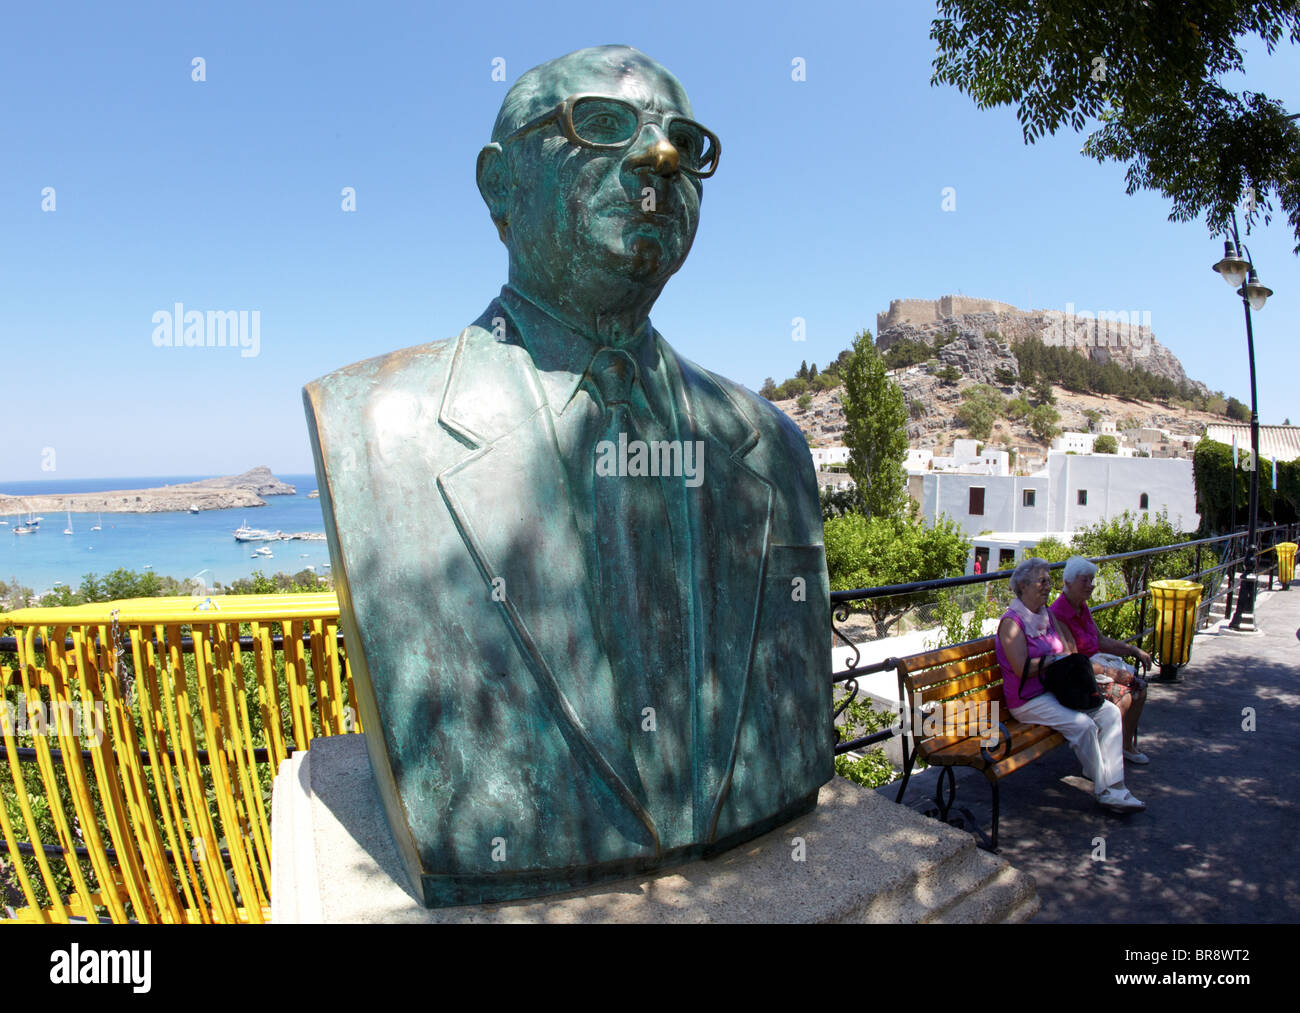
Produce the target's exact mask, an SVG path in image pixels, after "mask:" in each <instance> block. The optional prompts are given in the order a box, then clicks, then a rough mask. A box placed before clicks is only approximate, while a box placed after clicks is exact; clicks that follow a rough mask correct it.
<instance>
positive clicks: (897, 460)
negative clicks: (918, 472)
mask: <svg viewBox="0 0 1300 1013" xmlns="http://www.w3.org/2000/svg"><path fill="white" fill-rule="evenodd" d="M840 372H841V375H842V377H843V379H844V396H843V404H844V420H845V429H844V443H845V446H847V447H848V448H849V475H850V477H852V479H853V481H854V483H855V484H856V485H857V487H858V489H859V490H860V491H861V496H862V502H863V507H864V509H865V510H866V512H867V514H868V515H870V516H878V517H896V516H899V515H901V514H903V513H905V512H906V510H907V505H908V498H907V473H906V472H905V471H904V470H903V461H904V460H906V459H907V408H906V407H905V405H904V403H903V392H902V390H901V389H900V388H899V386H898V384H896V383H892V382H891V381H890V379H889V377H888V376H886V375H885V363H884V360H883V359H882V358H881V357H880V354H879V353H878V352H877V351H876V348H875V345H874V344H872V341H871V333H870V332H869V331H862V332H860V333H859V334H858V335H857V337H855V338H854V339H853V356H852V358H851V359H849V361H848V363H847V364H846V365H844V366H842V367H841V370H840Z"/></svg>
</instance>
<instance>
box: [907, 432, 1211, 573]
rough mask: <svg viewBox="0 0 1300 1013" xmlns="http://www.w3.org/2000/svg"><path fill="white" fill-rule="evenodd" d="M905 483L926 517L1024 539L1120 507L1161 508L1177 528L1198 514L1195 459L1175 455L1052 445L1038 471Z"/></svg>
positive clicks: (1187, 527)
mask: <svg viewBox="0 0 1300 1013" xmlns="http://www.w3.org/2000/svg"><path fill="white" fill-rule="evenodd" d="M908 491H909V492H910V493H911V495H912V497H913V498H914V499H915V500H916V501H917V502H918V503H919V504H920V507H921V515H922V516H923V517H924V518H925V519H926V521H928V522H930V523H933V522H934V520H935V518H936V517H938V516H939V515H940V514H946V515H947V516H948V517H950V518H952V519H953V520H955V521H956V522H957V523H958V525H960V527H961V528H962V530H963V531H964V532H965V533H966V534H967V535H968V536H976V535H979V534H980V532H999V533H1000V534H1001V537H1002V539H1003V540H1007V539H1010V538H1014V537H1015V536H1020V535H1024V536H1027V537H1026V538H1025V539H1024V540H1023V541H1024V542H1025V544H1032V543H1033V542H1035V541H1036V540H1037V539H1039V538H1042V537H1044V536H1046V535H1048V534H1052V533H1054V532H1055V533H1059V534H1058V537H1064V538H1066V539H1068V538H1069V537H1070V535H1071V534H1072V533H1073V532H1074V531H1077V530H1078V529H1079V528H1082V527H1086V526H1088V525H1090V524H1095V523H1096V522H1097V521H1101V520H1106V519H1109V518H1111V517H1115V516H1118V515H1119V514H1121V513H1123V512H1124V511H1125V510H1129V511H1132V512H1133V513H1135V514H1137V515H1138V516H1141V515H1142V514H1144V513H1150V514H1156V513H1159V512H1160V511H1162V510H1163V511H1166V512H1167V513H1168V515H1169V520H1170V522H1171V523H1172V524H1173V525H1174V527H1175V528H1178V529H1179V530H1182V531H1191V530H1193V529H1195V528H1196V527H1198V526H1199V525H1200V520H1201V519H1200V515H1199V514H1198V513H1197V512H1196V489H1195V486H1194V484H1193V480H1192V462H1191V461H1188V460H1179V459H1173V458H1168V459H1154V458H1138V457H1116V456H1115V455H1113V454H1088V455H1078V454H1065V453H1058V452H1053V453H1050V454H1048V457H1047V467H1046V468H1045V469H1044V470H1043V471H1040V472H1039V473H1037V474H1035V475H1028V476H1020V475H959V474H943V473H939V472H930V473H927V474H924V475H913V476H911V478H910V480H909V483H908ZM994 565H995V567H996V564H994Z"/></svg>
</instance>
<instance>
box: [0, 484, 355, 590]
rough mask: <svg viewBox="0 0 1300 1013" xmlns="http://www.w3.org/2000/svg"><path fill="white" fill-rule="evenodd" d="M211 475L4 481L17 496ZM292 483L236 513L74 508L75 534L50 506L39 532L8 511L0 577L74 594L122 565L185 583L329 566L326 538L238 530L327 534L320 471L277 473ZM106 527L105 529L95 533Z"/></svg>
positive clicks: (0, 529) (1, 487) (321, 570)
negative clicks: (257, 552) (315, 494)
mask: <svg viewBox="0 0 1300 1013" xmlns="http://www.w3.org/2000/svg"><path fill="white" fill-rule="evenodd" d="M211 477H212V476H210V475H165V476H149V477H143V478H142V477H128V478H98V479H56V480H47V481H40V482H0V493H7V494H9V495H12V496H48V495H58V494H61V493H73V492H107V491H110V490H113V489H153V488H158V487H160V486H163V485H177V484H179V483H182V482H194V481H197V480H199V479H202V478H211ZM276 477H277V478H279V479H280V481H282V482H287V483H288V484H290V485H292V486H293V487H294V488H295V490H296V494H295V495H293V496H263V497H262V498H263V499H264V500H266V506H264V507H251V508H241V509H237V510H203V511H200V512H199V513H197V514H191V513H188V512H186V513H159V514H109V513H106V514H103V515H100V514H97V513H91V514H86V513H76V512H74V513H73V514H72V532H73V533H72V534H71V535H65V534H64V533H63V529H64V528H66V527H67V526H68V518H67V516H66V515H65V514H64V513H62V512H59V513H57V514H56V513H54V512H52V511H47V512H45V513H43V514H42V515H41V516H42V517H43V518H44V519H43V520H42V521H41V524H40V529H39V531H37V532H35V533H34V534H30V535H14V534H12V532H13V529H14V527H15V526H17V524H18V523H19V522H20V521H21V520H23V519H24V518H22V517H16V516H0V520H2V521H7V522H8V524H7V525H0V580H4V581H7V582H9V583H11V584H12V583H13V582H14V581H17V582H18V583H19V584H22V585H23V586H25V587H30V588H33V589H34V590H35V591H36V592H37V593H38V594H43V593H45V592H46V591H50V590H52V589H53V588H55V587H57V586H59V585H60V584H68V585H70V586H71V587H72V589H73V590H74V591H75V590H76V589H77V587H78V585H79V584H80V583H81V580H82V578H83V577H84V576H85V575H86V574H88V573H93V574H95V575H96V576H99V577H102V576H104V575H105V574H107V573H111V572H112V571H113V570H116V569H118V568H123V569H127V570H135V571H136V572H138V573H143V572H146V571H152V572H153V573H156V574H158V575H159V576H164V577H175V578H176V579H177V580H180V581H184V580H186V579H187V578H190V577H196V578H198V579H199V580H202V581H203V582H204V583H206V584H207V585H209V586H211V585H212V584H213V583H215V582H217V581H220V582H221V583H222V584H230V583H231V582H232V581H234V580H236V579H238V578H240V577H248V576H251V575H252V574H253V573H254V572H255V571H261V572H262V573H264V574H266V575H267V576H272V575H273V574H276V573H280V572H283V573H288V574H296V573H298V572H299V571H301V570H305V569H307V568H308V567H314V568H315V570H316V572H317V573H318V574H321V575H324V574H326V573H328V572H329V561H330V557H329V548H328V547H327V545H326V543H325V542H324V541H281V542H237V541H235V529H236V528H238V527H239V526H240V525H242V524H244V523H247V524H248V526H249V527H251V528H263V529H265V530H267V531H276V530H279V531H284V532H285V533H290V532H295V533H296V532H299V531H315V532H322V533H323V532H324V530H325V521H324V517H323V516H322V514H321V507H320V500H319V499H308V498H307V493H309V492H311V491H312V490H314V489H315V488H316V476H315V475H288V474H277V475H276ZM96 524H102V526H103V528H102V530H100V531H91V530H90V529H91V528H92V527H93V526H94V525H96ZM261 545H267V546H270V548H271V552H272V556H271V557H269V558H267V557H261V558H256V559H254V558H252V552H253V549H255V548H257V547H259V546H261Z"/></svg>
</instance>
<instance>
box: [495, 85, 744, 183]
mask: <svg viewBox="0 0 1300 1013" xmlns="http://www.w3.org/2000/svg"><path fill="white" fill-rule="evenodd" d="M552 119H554V120H556V121H558V123H559V125H560V129H561V130H563V131H564V135H565V136H566V137H567V138H568V139H569V140H570V141H571V142H572V143H574V144H580V145H582V146H583V147H585V148H597V149H600V150H605V151H617V150H618V149H620V148H626V147H627V146H628V145H629V144H631V143H632V142H633V141H634V140H636V138H637V137H638V136H639V135H640V133H641V128H642V127H643V126H645V124H646V123H647V122H649V123H657V124H659V125H660V126H661V127H662V129H663V132H664V135H665V136H666V137H667V138H668V143H670V144H671V145H672V146H673V147H674V148H676V149H677V167H678V168H679V169H680V170H681V171H682V172H685V173H687V174H689V175H691V176H694V177H696V178H697V179H708V178H709V177H710V176H712V175H713V174H714V173H715V172H717V170H718V156H719V155H721V154H722V143H721V142H720V141H719V140H718V135H717V134H715V133H714V132H713V131H712V130H709V129H707V128H705V127H703V126H701V125H700V124H699V123H696V122H695V121H694V120H691V119H687V118H686V117H685V116H677V115H675V114H673V113H669V114H667V115H665V116H661V115H660V114H658V113H652V112H648V111H646V110H644V109H641V108H638V107H637V106H634V105H633V104H632V103H631V102H625V101H624V100H623V99H618V98H610V97H608V96H606V95H573V96H570V97H569V98H566V99H565V100H564V101H563V102H561V103H560V104H559V105H558V106H556V107H555V108H554V109H552V110H551V111H550V112H547V113H543V114H542V115H541V116H538V117H536V118H535V119H531V120H529V121H528V122H527V123H525V124H524V125H523V126H521V127H519V128H518V129H517V130H513V131H511V132H510V134H509V135H508V136H506V137H505V138H503V140H506V141H508V140H511V139H513V138H515V137H518V136H520V135H521V134H525V133H527V132H528V131H530V130H534V129H536V128H537V127H540V126H542V125H543V124H545V123H547V122H549V121H550V120H552Z"/></svg>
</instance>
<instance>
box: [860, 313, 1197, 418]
mask: <svg viewBox="0 0 1300 1013" xmlns="http://www.w3.org/2000/svg"><path fill="white" fill-rule="evenodd" d="M990 333H996V334H997V335H998V339H999V340H993V339H991V338H987V337H986V335H987V334H990ZM954 334H955V335H956V338H957V340H956V341H953V342H952V343H951V344H948V345H946V346H944V347H942V348H940V349H939V350H938V352H937V353H936V354H937V357H938V359H939V361H940V362H941V363H944V364H951V365H955V366H957V367H958V368H959V369H960V370H962V372H963V374H964V375H965V376H967V377H969V378H970V379H973V380H976V381H978V382H980V383H990V384H991V383H995V382H996V380H995V377H994V374H995V372H996V370H997V369H998V367H1000V366H1001V367H1005V368H1008V369H1012V370H1014V371H1015V373H1016V375H1017V376H1019V369H1018V368H1017V365H1016V361H1015V356H1014V355H1013V354H1012V353H1011V348H1010V343H1011V342H1013V341H1019V340H1022V339H1024V338H1029V337H1037V338H1041V339H1042V341H1043V343H1044V344H1046V345H1060V346H1064V347H1066V348H1073V349H1074V350H1075V351H1077V352H1079V354H1081V355H1086V356H1088V357H1089V358H1091V359H1093V360H1094V361H1097V362H1110V361H1114V362H1115V363H1117V364H1118V365H1120V366H1122V367H1124V368H1125V369H1134V368H1141V369H1145V370H1146V371H1147V372H1149V373H1154V374H1155V375H1157V376H1163V377H1166V378H1168V379H1169V380H1172V381H1173V382H1174V383H1188V384H1190V385H1191V386H1192V387H1194V388H1196V389H1197V390H1198V391H1199V392H1200V393H1202V394H1205V393H1208V390H1207V389H1206V387H1205V385H1204V384H1203V383H1199V382H1198V381H1195V380H1192V379H1190V378H1189V377H1188V376H1187V373H1186V371H1184V369H1183V366H1182V363H1181V362H1179V361H1178V357H1177V356H1175V355H1174V353H1173V352H1171V351H1170V350H1169V349H1168V348H1166V347H1165V346H1164V345H1162V344H1160V342H1159V341H1157V340H1156V338H1155V335H1154V333H1152V330H1151V313H1150V312H1149V311H1147V312H1145V313H1139V312H1138V311H1137V310H1116V311H1107V310H1102V311H1098V312H1092V311H1089V310H1076V309H1075V307H1074V305H1073V304H1072V303H1067V304H1066V307H1065V309H1064V310H1022V309H1019V308H1017V307H1015V306H1012V305H1010V304H1008V303H1001V302H995V301H994V300H992V299H974V298H970V297H968V296H953V295H946V296H943V297H942V298H940V299H894V300H892V301H891V302H890V304H889V309H888V311H886V312H884V313H879V314H877V315H876V347H877V348H878V349H880V350H881V351H882V352H884V351H887V350H888V349H889V348H890V347H892V346H893V345H895V344H896V343H898V342H899V341H903V340H911V341H920V342H924V343H925V344H927V345H935V344H937V343H938V342H939V340H940V338H941V337H949V336H952V335H954ZM1004 375H1005V374H1004Z"/></svg>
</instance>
